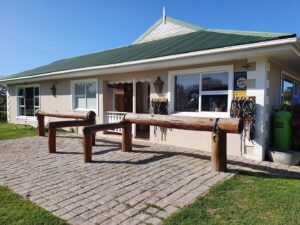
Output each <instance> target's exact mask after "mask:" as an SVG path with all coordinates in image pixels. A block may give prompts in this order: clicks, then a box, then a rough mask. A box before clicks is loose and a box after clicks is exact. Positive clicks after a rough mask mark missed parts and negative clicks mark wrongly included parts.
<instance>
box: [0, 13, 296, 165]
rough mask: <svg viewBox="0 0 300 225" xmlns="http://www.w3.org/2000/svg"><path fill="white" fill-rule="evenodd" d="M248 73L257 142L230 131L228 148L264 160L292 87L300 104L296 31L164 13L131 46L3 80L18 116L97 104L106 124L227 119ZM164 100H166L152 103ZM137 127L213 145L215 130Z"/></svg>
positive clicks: (150, 134) (155, 137) (154, 137)
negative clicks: (239, 78) (132, 116)
mask: <svg viewBox="0 0 300 225" xmlns="http://www.w3.org/2000/svg"><path fill="white" fill-rule="evenodd" d="M240 74H242V75H243V76H244V77H243V79H244V81H246V83H247V86H245V85H244V89H243V93H244V95H247V96H253V97H255V98H256V121H255V124H256V127H255V131H256V135H255V139H254V140H251V141H249V140H248V139H247V138H244V134H242V135H237V134H228V135H227V139H228V140H227V145H228V146H227V149H228V154H230V155H239V156H241V155H242V156H244V157H245V158H250V159H255V160H263V159H264V157H265V150H266V148H267V147H268V146H269V145H270V142H271V135H270V131H271V117H272V113H273V111H274V108H278V107H280V106H281V105H282V104H283V101H285V100H286V99H283V98H284V95H283V93H285V91H286V90H287V89H288V90H290V91H291V92H292V93H293V94H292V95H287V96H290V98H291V99H290V100H291V102H293V103H296V102H297V101H298V102H299V100H298V99H299V95H300V84H299V81H300V42H299V39H298V38H297V36H296V35H295V34H286V33H268V32H248V31H236V30H221V29H207V28H203V27H200V26H195V25H192V24H189V23H186V22H183V21H180V20H176V19H173V18H170V17H166V16H163V17H162V18H161V19H159V20H158V21H157V22H156V23H155V24H154V25H153V26H152V27H151V28H150V29H148V30H147V31H146V32H145V33H144V34H142V35H141V36H140V37H139V38H137V39H136V41H135V42H134V43H132V44H131V45H129V46H125V47H121V48H116V49H111V50H107V51H102V52H98V53H92V54H88V55H82V56H77V57H74V58H69V59H63V60H59V61H56V62H53V63H51V64H48V65H45V66H41V67H38V68H35V69H32V70H28V71H24V72H21V73H18V74H14V75H9V76H6V77H3V78H1V80H0V84H6V85H7V87H8V101H7V107H8V115H7V117H8V121H9V122H11V123H26V122H28V121H31V122H35V121H36V118H35V117H34V113H35V110H37V109H40V110H43V111H50V112H53V111H55V112H85V111H87V110H94V111H95V112H96V113H97V122H98V123H104V122H116V121H119V120H121V118H122V116H123V115H124V114H125V113H126V112H133V113H157V112H163V113H168V114H172V115H176V116H197V117H218V118H220V117H225V118H226V117H230V107H231V101H232V99H233V97H234V94H235V93H234V91H235V86H236V85H235V84H234V82H235V76H236V75H240ZM151 102H154V103H153V105H151ZM156 103H157V104H158V105H159V106H160V108H156V109H154V108H153V107H152V106H154V105H155V104H156ZM161 107H162V109H161ZM155 110H156V112H154V111H155ZM80 130H81V129H79V132H81V131H80ZM115 132H119V131H118V130H115ZM99 135H105V134H99ZM133 135H134V137H137V138H139V137H142V138H144V139H148V140H149V141H150V142H155V143H160V144H167V145H176V146H183V147H189V148H195V149H201V150H210V144H211V143H210V142H211V141H210V140H211V137H210V135H211V134H210V132H195V131H185V130H175V129H162V128H159V127H147V126H135V127H134V129H133Z"/></svg>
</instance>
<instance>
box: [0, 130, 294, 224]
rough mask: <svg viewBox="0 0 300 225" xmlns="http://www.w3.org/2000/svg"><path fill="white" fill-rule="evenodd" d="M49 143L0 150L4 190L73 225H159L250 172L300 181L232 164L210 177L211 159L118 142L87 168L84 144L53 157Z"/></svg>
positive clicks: (268, 168) (74, 142) (105, 146)
mask: <svg viewBox="0 0 300 225" xmlns="http://www.w3.org/2000/svg"><path fill="white" fill-rule="evenodd" d="M47 146H48V143H47V138H45V137H34V138H23V139H18V140H8V141H1V142H0V156H1V157H0V165H1V166H0V185H5V186H8V187H10V188H11V189H13V190H14V191H16V192H18V193H19V194H21V195H23V196H25V197H26V198H28V199H30V200H31V201H32V202H35V203H36V204H38V205H40V206H42V207H44V208H46V209H47V210H49V211H51V212H53V213H54V214H55V215H57V216H59V217H61V218H64V219H66V220H68V221H69V222H70V223H71V224H82V225H84V224H110V225H111V224H124V225H126V224H130V225H134V224H153V225H154V224H161V223H162V222H163V219H165V218H167V217H168V216H170V215H171V213H173V212H175V211H177V210H179V209H180V208H182V207H184V206H186V205H188V204H190V203H192V202H193V201H194V200H195V199H196V198H197V197H198V196H201V195H203V194H205V193H206V192H207V191H208V189H209V188H210V187H211V186H212V185H214V184H216V183H218V182H220V181H223V180H225V179H227V178H229V177H231V176H232V175H233V174H234V173H235V172H236V170H237V169H239V168H247V169H253V170H259V171H263V172H267V173H272V174H281V175H284V176H293V177H298V178H300V168H299V167H289V166H284V165H280V164H275V163H270V162H261V163H257V162H254V161H249V160H245V159H241V158H238V157H231V158H230V165H229V168H230V169H229V172H228V173H217V172H211V171H210V170H211V168H210V157H209V155H210V154H209V153H207V152H202V151H199V150H192V149H184V148H180V147H170V146H163V145H156V144H150V143H147V142H134V146H133V149H134V150H133V152H131V153H123V152H121V151H120V143H119V142H118V140H116V139H98V140H97V146H96V147H94V148H93V160H94V162H93V163H89V164H84V163H83V153H82V146H81V137H78V136H70V135H68V136H60V137H59V138H58V139H57V153H56V154H49V153H48V149H47Z"/></svg>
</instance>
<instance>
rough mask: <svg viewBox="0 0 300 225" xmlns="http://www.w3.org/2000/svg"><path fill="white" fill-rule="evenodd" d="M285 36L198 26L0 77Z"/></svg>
mask: <svg viewBox="0 0 300 225" xmlns="http://www.w3.org/2000/svg"><path fill="white" fill-rule="evenodd" d="M289 37H296V35H295V34H286V33H263V32H249V31H230V30H210V29H200V30H199V31H195V32H193V33H189V34H184V35H178V36H174V37H169V38H164V39H160V40H155V41H149V42H144V43H140V44H132V45H129V46H125V47H121V48H116V49H111V50H107V51H102V52H98V53H93V54H87V55H82V56H77V57H73V58H68V59H62V60H59V61H56V62H53V63H50V64H48V65H45V66H41V67H38V68H35V69H32V70H28V71H24V72H21V73H17V74H13V75H10V76H6V77H2V79H9V78H16V77H29V76H33V75H38V74H44V73H50V72H58V71H64V70H71V69H79V68H86V67H92V66H101V65H109V64H116V63H124V62H130V61H136V60H142V59H151V58H157V57H161V56H170V55H176V54H181V53H188V52H195V51H201V50H208V49H216V48H222V47H229V46H236V45H244V44H251V43H258V42H265V41H271V40H278V39H283V38H289Z"/></svg>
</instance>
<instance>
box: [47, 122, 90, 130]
mask: <svg viewBox="0 0 300 225" xmlns="http://www.w3.org/2000/svg"><path fill="white" fill-rule="evenodd" d="M93 124H94V121H91V120H68V121H56V122H50V123H49V129H50V128H63V127H77V126H89V125H93Z"/></svg>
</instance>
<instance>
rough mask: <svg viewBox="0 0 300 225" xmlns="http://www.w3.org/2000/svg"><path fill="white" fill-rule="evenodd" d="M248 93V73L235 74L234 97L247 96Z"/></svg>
mask: <svg viewBox="0 0 300 225" xmlns="http://www.w3.org/2000/svg"><path fill="white" fill-rule="evenodd" d="M246 92H247V72H235V73H234V84H233V95H234V96H246V95H247V94H246Z"/></svg>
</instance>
